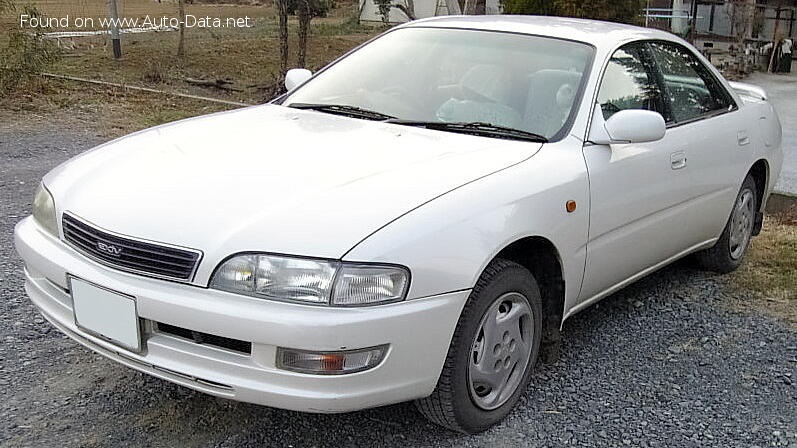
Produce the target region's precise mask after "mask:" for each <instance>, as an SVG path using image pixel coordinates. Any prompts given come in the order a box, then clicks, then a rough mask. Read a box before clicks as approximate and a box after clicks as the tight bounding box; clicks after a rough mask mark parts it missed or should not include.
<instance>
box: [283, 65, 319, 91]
mask: <svg viewBox="0 0 797 448" xmlns="http://www.w3.org/2000/svg"><path fill="white" fill-rule="evenodd" d="M311 76H313V72H311V71H310V70H307V69H306V68H292V69H290V70H288V73H286V74H285V88H286V89H288V92H290V91H291V90H293V89H295V88H297V87H299V86H300V85H302V84H303V83H304V82H305V81H307V80H308V79H310V77H311Z"/></svg>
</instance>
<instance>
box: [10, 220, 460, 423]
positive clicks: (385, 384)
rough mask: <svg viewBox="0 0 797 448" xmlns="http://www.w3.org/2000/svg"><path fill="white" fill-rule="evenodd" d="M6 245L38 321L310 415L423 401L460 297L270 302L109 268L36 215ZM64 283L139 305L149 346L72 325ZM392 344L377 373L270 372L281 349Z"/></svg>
mask: <svg viewBox="0 0 797 448" xmlns="http://www.w3.org/2000/svg"><path fill="white" fill-rule="evenodd" d="M14 241H15V244H16V248H17V251H18V252H19V254H20V256H21V257H22V259H23V260H24V262H25V275H26V283H25V290H26V292H27V293H28V295H29V296H30V298H31V300H32V301H33V303H34V304H35V305H36V306H37V307H38V308H39V310H40V311H41V312H42V314H43V315H44V317H45V318H47V320H48V321H50V322H51V323H52V324H53V325H55V326H56V327H58V329H60V330H61V331H63V332H64V333H66V334H67V335H68V336H70V337H71V338H73V339H75V340H76V341H78V342H79V343H81V344H83V345H85V346H86V347H88V348H90V349H92V350H94V351H96V352H98V353H100V354H102V355H105V356H107V357H108V358H110V359H112V360H114V361H117V362H119V363H121V364H124V365H126V366H128V367H132V368H134V369H136V370H140V371H142V372H145V373H148V374H150V375H153V376H156V377H159V378H163V379H166V380H168V381H172V382H174V383H177V384H181V385H184V386H187V387H190V388H192V389H196V390H199V391H202V392H206V393H209V394H212V395H216V396H221V397H226V398H231V399H235V400H239V401H245V402H250V403H256V404H261V405H267V406H273V407H277V408H283V409H291V410H297V411H306V412H346V411H353V410H358V409H364V408H369V407H375V406H382V405H386V404H391V403H397V402H402V401H407V400H412V399H415V398H421V397H424V396H427V395H429V394H430V393H431V392H432V391H433V390H434V387H435V385H436V383H437V379H438V377H439V375H440V371H441V370H442V366H443V362H444V360H445V357H446V353H447V351H448V347H449V344H450V341H451V337H452V335H453V332H454V327H455V326H456V322H457V320H458V318H459V315H460V313H461V311H462V307H463V306H464V304H465V300H466V299H467V296H468V293H469V292H468V291H461V292H453V293H449V294H442V295H438V296H434V297H429V298H424V299H417V300H409V301H406V302H401V303H395V304H389V305H382V306H375V307H368V308H329V307H318V306H308V305H299V304H290V303H280V302H272V301H267V300H261V299H256V298H250V297H243V296H238V295H234V294H229V293H225V292H221V291H215V290H210V289H206V288H201V287H197V286H191V285H184V284H178V283H172V282H168V281H163V280H156V279H149V278H145V277H139V276H136V275H132V274H127V273H123V272H119V271H115V270H112V269H110V268H108V267H105V266H103V265H100V264H97V263H95V262H94V261H91V260H89V259H88V258H86V257H84V256H82V255H80V254H79V253H77V252H76V251H74V250H73V249H71V248H70V247H69V246H67V245H66V244H64V243H63V242H62V241H60V240H58V239H56V238H54V237H52V236H51V235H49V234H47V233H45V232H44V231H43V230H42V229H41V228H40V227H39V226H38V224H36V223H35V221H33V219H32V218H27V219H25V220H23V221H22V222H20V223H19V224H17V226H16V229H15V233H14ZM67 275H73V276H76V277H80V278H82V279H84V280H86V281H89V282H92V283H95V284H97V285H101V286H104V287H106V288H109V289H112V290H115V291H118V292H120V293H124V294H128V295H131V296H134V297H135V298H136V305H137V309H138V315H139V317H140V318H141V319H143V328H144V334H143V336H142V337H143V344H144V346H145V350H144V351H143V352H142V353H140V354H137V353H133V352H130V351H127V350H125V349H123V348H121V347H118V346H116V345H114V344H112V343H109V342H107V341H105V340H103V339H100V338H97V337H94V336H93V335H91V334H89V333H87V332H85V331H83V330H82V329H80V328H78V327H77V326H76V325H75V321H74V316H73V311H72V299H71V296H70V294H69V292H68V289H67V288H68V286H67ZM152 322H161V323H165V324H169V325H173V326H177V327H181V328H185V329H190V330H193V331H197V332H203V333H208V334H212V335H217V336H221V337H225V338H231V339H236V340H241V341H248V342H251V343H252V346H251V354H245V353H239V352H236V351H231V350H226V349H223V348H220V347H214V346H209V345H205V344H197V343H195V342H193V341H191V340H188V339H183V338H180V337H176V336H172V335H169V334H165V333H161V332H158V331H156V330H155V329H154V328H153V325H152ZM382 344H389V346H390V348H389V350H388V353H387V355H386V357H385V359H384V360H383V361H382V362H381V363H380V364H379V365H378V366H376V367H375V368H373V369H370V370H367V371H364V372H359V373H353V374H349V375H309V374H302V373H296V372H290V371H286V370H281V369H278V368H277V367H276V351H277V347H287V348H295V349H303V350H319V351H322V350H323V351H326V350H330V351H331V350H342V349H355V348H362V347H371V346H377V345H382Z"/></svg>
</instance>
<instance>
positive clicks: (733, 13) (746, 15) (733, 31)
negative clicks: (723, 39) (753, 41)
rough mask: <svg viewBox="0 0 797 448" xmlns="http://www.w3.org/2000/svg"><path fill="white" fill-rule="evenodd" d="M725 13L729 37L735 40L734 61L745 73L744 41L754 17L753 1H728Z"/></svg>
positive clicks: (749, 33) (754, 4)
mask: <svg viewBox="0 0 797 448" xmlns="http://www.w3.org/2000/svg"><path fill="white" fill-rule="evenodd" d="M725 13H726V14H727V16H728V24H729V25H730V35H731V36H732V37H733V38H734V39H735V40H736V60H737V64H738V66H739V67H738V69H739V71H740V72H746V71H747V67H746V66H747V61H746V55H745V52H744V47H745V40H746V39H748V38H749V37H750V35H751V32H752V28H753V24H754V23H755V17H756V2H755V0H728V1H727V3H726V9H725Z"/></svg>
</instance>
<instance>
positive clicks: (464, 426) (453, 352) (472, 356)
mask: <svg viewBox="0 0 797 448" xmlns="http://www.w3.org/2000/svg"><path fill="white" fill-rule="evenodd" d="M541 336H542V300H541V298H540V291H539V288H538V286H537V282H536V281H535V280H534V277H533V276H532V275H531V273H530V272H529V271H528V270H527V269H526V268H524V267H523V266H521V265H519V264H517V263H514V262H512V261H508V260H502V259H497V260H495V261H493V262H492V263H490V265H489V266H488V267H487V269H485V271H484V273H483V274H482V275H481V277H480V278H479V281H478V282H477V284H476V287H475V288H474V289H473V291H472V292H471V294H470V297H469V298H468V302H467V303H466V305H465V309H464V310H463V312H462V315H461V316H460V319H459V322H458V323H457V328H456V330H455V331H454V337H453V339H452V341H451V347H450V348H449V351H448V356H447V358H446V361H445V364H444V366H443V371H442V373H441V375H440V379H439V380H438V382H437V387H436V388H435V390H434V392H433V393H432V395H431V396H429V397H427V398H424V399H421V400H418V401H416V406H417V408H418V410H419V411H420V412H421V413H422V414H423V415H424V416H426V417H427V418H428V419H429V420H431V421H432V422H434V423H437V424H438V425H441V426H444V427H446V428H449V429H452V430H455V431H460V432H464V433H476V432H480V431H484V430H485V429H487V428H489V427H490V426H492V425H494V424H495V423H497V422H499V421H500V420H501V419H503V418H504V417H505V416H506V415H507V414H508V413H509V412H510V411H511V410H512V408H513V407H514V406H515V404H516V403H517V401H518V400H519V399H520V396H521V395H522V394H523V392H524V391H525V390H526V387H527V386H528V383H529V381H530V378H531V371H532V369H533V367H534V363H535V362H536V360H537V355H538V352H539V347H540V339H541Z"/></svg>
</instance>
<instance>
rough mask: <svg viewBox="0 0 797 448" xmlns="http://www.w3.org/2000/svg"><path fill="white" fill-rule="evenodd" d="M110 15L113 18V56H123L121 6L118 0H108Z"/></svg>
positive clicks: (117, 57)
mask: <svg viewBox="0 0 797 448" xmlns="http://www.w3.org/2000/svg"><path fill="white" fill-rule="evenodd" d="M108 15H109V16H110V18H111V43H112V44H113V57H114V59H119V58H121V57H122V40H121V38H120V33H119V8H118V7H117V5H116V0H108Z"/></svg>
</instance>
